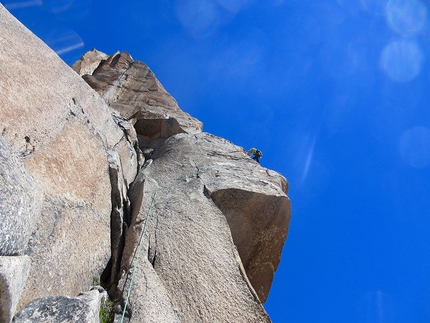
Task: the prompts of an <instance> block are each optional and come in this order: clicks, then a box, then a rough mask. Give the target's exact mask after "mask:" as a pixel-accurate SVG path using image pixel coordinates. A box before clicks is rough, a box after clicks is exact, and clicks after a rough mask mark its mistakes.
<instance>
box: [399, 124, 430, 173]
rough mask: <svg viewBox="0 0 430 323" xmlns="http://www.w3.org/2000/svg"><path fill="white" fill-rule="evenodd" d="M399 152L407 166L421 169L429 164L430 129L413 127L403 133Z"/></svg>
mask: <svg viewBox="0 0 430 323" xmlns="http://www.w3.org/2000/svg"><path fill="white" fill-rule="evenodd" d="M399 151H400V155H401V157H402V159H403V161H404V162H406V163H407V164H408V165H409V166H412V167H416V168H422V167H425V166H428V165H429V164H430V129H428V128H426V127H414V128H412V129H409V130H407V131H405V132H404V133H403V135H402V136H401V138H400V140H399Z"/></svg>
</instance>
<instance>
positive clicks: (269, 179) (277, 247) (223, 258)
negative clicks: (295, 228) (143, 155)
mask: <svg viewBox="0 0 430 323" xmlns="http://www.w3.org/2000/svg"><path fill="white" fill-rule="evenodd" d="M152 158H153V160H152V162H151V163H148V165H147V166H146V167H145V168H144V169H142V170H141V172H140V173H139V175H138V176H137V178H136V181H135V182H134V183H133V185H132V186H131V187H130V191H131V192H132V193H134V192H141V191H142V190H143V195H142V194H141V195H137V194H136V195H130V199H131V202H132V205H134V206H135V207H134V213H133V214H132V216H133V217H132V222H131V225H130V228H131V229H130V230H129V231H128V232H127V236H126V245H125V249H124V254H123V263H122V265H123V267H122V268H123V270H124V272H127V271H128V270H129V269H130V268H132V270H138V272H139V271H142V270H143V271H145V268H146V269H147V274H145V275H143V277H144V276H149V275H153V272H154V271H155V273H156V274H157V276H158V278H159V280H160V282H161V283H162V285H163V286H164V288H165V289H166V291H167V293H166V295H168V296H169V297H170V299H169V301H170V302H171V303H172V304H173V307H172V308H173V309H175V310H176V314H177V315H178V317H179V319H180V320H181V322H194V321H201V322H266V321H269V318H268V316H267V314H266V313H265V311H264V309H263V307H262V306H261V302H260V300H261V301H265V299H266V298H267V293H268V291H269V289H270V285H271V282H272V279H273V273H274V271H275V270H276V268H277V266H278V264H279V261H280V254H281V250H282V246H283V243H284V242H285V239H286V236H287V231H288V224H289V216H290V214H289V210H290V207H289V199H288V198H287V197H286V195H285V193H284V192H283V191H282V190H281V188H280V185H279V183H280V182H285V179H284V178H283V177H282V176H281V175H279V174H277V173H275V172H271V171H268V170H266V169H264V168H262V167H260V166H259V165H258V164H257V163H256V162H254V161H253V160H251V159H250V158H249V157H248V156H247V155H246V153H245V152H244V150H243V149H242V148H241V147H238V146H235V145H234V144H232V143H231V142H228V141H227V140H225V139H222V138H219V137H216V136H213V135H210V134H207V133H200V134H194V135H193V134H178V135H175V136H173V137H171V138H169V139H167V140H166V141H165V142H164V144H163V145H162V146H161V147H160V148H159V149H158V150H156V151H155V152H154V154H153V156H152ZM221 201H222V202H221ZM218 205H219V206H220V207H219V206H218ZM138 206H139V208H138ZM241 207H242V209H241ZM263 209H264V210H263ZM253 221H255V223H252V222H253ZM240 222H243V227H241V226H240V225H239V223H240ZM142 236H143V239H144V240H143V247H142V250H140V251H138V250H137V246H139V244H140V240H141V237H142ZM233 242H237V243H236V246H237V249H236V247H235V245H234V243H233ZM136 252H138V253H141V254H142V255H146V259H145V260H144V262H145V263H144V264H142V265H141V266H142V267H143V269H142V268H140V267H139V265H136V264H135V261H134V259H136V257H137V256H136ZM241 259H242V261H241ZM148 264H152V268H151V266H149V265H148ZM136 267H137V268H136ZM133 268H135V269H133ZM249 274H252V275H249ZM123 277H125V278H127V275H125V276H123ZM247 277H249V278H250V279H249V280H248V278H247ZM128 278H129V277H128ZM124 280H125V279H124ZM124 284H125V285H126V286H128V287H129V284H127V282H124ZM136 284H138V285H135V287H134V288H132V293H131V299H132V300H134V305H135V306H134V310H133V311H134V314H133V315H138V313H139V311H141V312H143V310H144V309H145V307H146V304H145V300H146V299H151V298H152V297H151V293H148V292H147V290H150V288H148V287H147V286H146V285H147V284H148V283H147V282H145V281H139V282H138V283H136ZM141 284H143V286H142V285H141ZM185 295H186V296H185ZM233 308H234V309H235V310H234V311H233V312H232V309H233ZM226 313H228V315H226ZM138 320H139V321H140V322H150V320H147V317H146V316H145V315H142V316H139V317H138Z"/></svg>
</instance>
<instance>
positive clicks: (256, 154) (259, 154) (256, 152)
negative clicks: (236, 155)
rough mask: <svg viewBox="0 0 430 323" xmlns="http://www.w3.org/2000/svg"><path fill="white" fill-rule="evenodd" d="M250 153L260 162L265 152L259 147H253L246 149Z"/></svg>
mask: <svg viewBox="0 0 430 323" xmlns="http://www.w3.org/2000/svg"><path fill="white" fill-rule="evenodd" d="M246 152H247V153H248V155H250V156H251V158H252V159H254V160H255V161H256V162H257V163H260V158H261V157H262V156H263V153H262V152H261V151H259V150H258V149H255V148H251V149H250V150H247V151H246Z"/></svg>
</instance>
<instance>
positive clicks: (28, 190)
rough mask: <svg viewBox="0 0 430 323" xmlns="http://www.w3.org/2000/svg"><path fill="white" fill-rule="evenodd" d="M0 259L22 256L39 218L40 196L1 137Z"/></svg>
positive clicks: (30, 177) (36, 187) (28, 173)
mask: <svg viewBox="0 0 430 323" xmlns="http://www.w3.org/2000/svg"><path fill="white" fill-rule="evenodd" d="M0 181H1V183H2V186H1V189H0V256H8V255H15V254H22V253H23V251H24V249H25V248H26V246H27V243H28V240H29V239H30V235H31V233H32V232H33V229H34V225H35V223H36V222H37V221H38V219H39V218H40V210H41V209H42V201H43V193H42V191H41V189H40V187H39V185H38V184H37V182H36V181H35V179H34V178H33V176H32V175H31V173H30V172H29V171H28V170H27V169H26V168H25V167H24V165H23V163H22V161H21V160H20V158H19V157H18V156H17V154H14V153H13V152H12V150H11V149H10V148H9V147H8V146H7V145H6V143H5V142H4V140H3V137H2V136H0Z"/></svg>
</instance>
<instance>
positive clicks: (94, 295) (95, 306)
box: [13, 290, 107, 323]
mask: <svg viewBox="0 0 430 323" xmlns="http://www.w3.org/2000/svg"><path fill="white" fill-rule="evenodd" d="M106 296H107V294H106V293H100V292H99V291H98V290H92V291H89V292H86V293H83V294H82V295H80V296H78V297H67V296H50V297H45V298H38V299H35V300H33V301H31V302H30V303H29V304H27V306H25V307H24V308H23V309H21V311H19V312H18V313H17V314H16V316H15V317H14V318H13V322H14V323H40V322H44V323H59V322H61V323H99V322H100V318H99V312H100V302H101V300H102V299H104V298H106Z"/></svg>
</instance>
